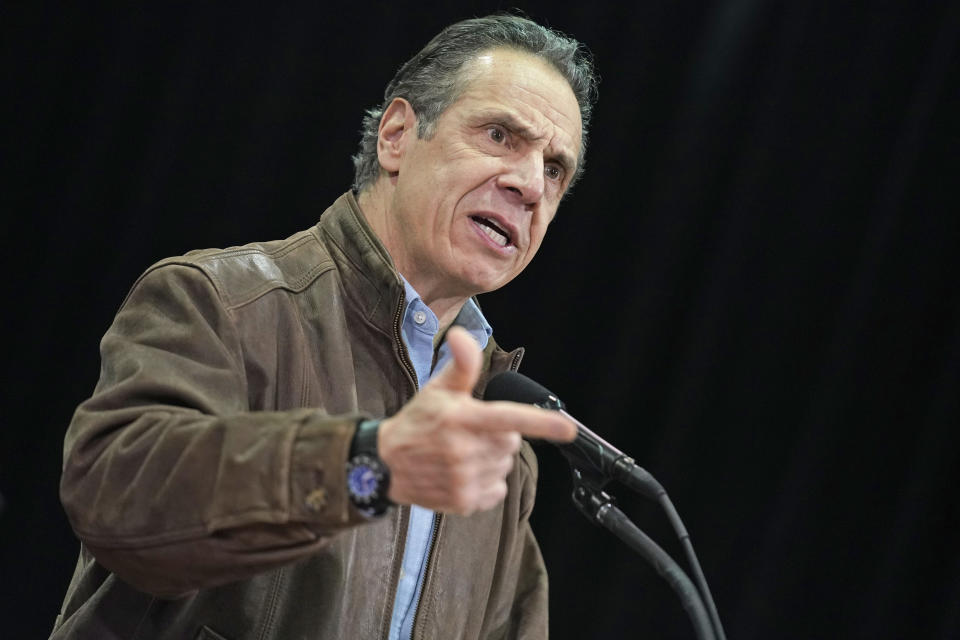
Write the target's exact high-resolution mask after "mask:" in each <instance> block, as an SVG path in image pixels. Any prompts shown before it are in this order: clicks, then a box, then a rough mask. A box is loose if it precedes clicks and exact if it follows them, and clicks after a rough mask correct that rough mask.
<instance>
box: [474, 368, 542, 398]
mask: <svg viewBox="0 0 960 640" xmlns="http://www.w3.org/2000/svg"><path fill="white" fill-rule="evenodd" d="M551 396H552V397H553V398H554V399H556V396H554V394H553V393H552V392H551V391H550V390H549V389H547V388H546V387H544V386H543V385H542V384H540V383H539V382H535V381H533V380H531V379H530V378H528V377H527V376H525V375H523V374H522V373H517V372H516V371H504V372H503V373H498V374H497V375H495V376H493V377H492V378H491V379H490V382H488V383H487V388H486V390H485V391H484V392H483V399H484V400H509V401H511V402H523V403H526V404H543V403H548V402H550V398H551Z"/></svg>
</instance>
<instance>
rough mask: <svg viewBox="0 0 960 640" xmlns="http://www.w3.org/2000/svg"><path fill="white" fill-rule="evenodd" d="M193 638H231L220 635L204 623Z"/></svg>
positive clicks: (221, 639) (215, 639) (197, 639)
mask: <svg viewBox="0 0 960 640" xmlns="http://www.w3.org/2000/svg"><path fill="white" fill-rule="evenodd" d="M193 640H229V638H227V637H225V636H222V635H220V634H219V633H217V632H216V631H214V630H213V629H211V628H210V627H208V626H206V625H204V626H202V627H200V631H198V632H197V635H195V636H193Z"/></svg>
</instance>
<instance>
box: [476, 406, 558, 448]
mask: <svg viewBox="0 0 960 640" xmlns="http://www.w3.org/2000/svg"><path fill="white" fill-rule="evenodd" d="M477 404H478V405H479V406H478V407H477V408H476V410H475V411H471V412H469V414H468V415H465V416H464V417H463V418H464V419H463V425H464V426H465V427H467V428H469V429H472V430H474V431H516V432H518V433H520V434H521V435H524V436H528V437H530V438H543V439H545V440H553V441H556V442H570V441H572V440H573V439H574V438H576V437H577V426H576V425H575V424H574V423H573V422H572V421H571V420H569V419H568V418H565V417H564V416H563V415H562V414H560V413H557V412H556V411H552V410H550V409H541V408H540V407H534V406H532V405H528V404H521V403H519V402H510V401H509V400H496V401H484V402H480V401H477Z"/></svg>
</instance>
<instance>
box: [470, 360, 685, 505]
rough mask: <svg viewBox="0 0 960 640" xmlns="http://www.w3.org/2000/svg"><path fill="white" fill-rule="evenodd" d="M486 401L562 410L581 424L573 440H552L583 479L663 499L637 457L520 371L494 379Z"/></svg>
mask: <svg viewBox="0 0 960 640" xmlns="http://www.w3.org/2000/svg"><path fill="white" fill-rule="evenodd" d="M483 399H484V400H508V401H510V402H521V403H524V404H532V405H535V406H538V407H540V408H542V409H551V410H553V411H559V412H560V413H562V414H563V415H564V416H566V417H567V418H568V419H570V420H572V421H573V423H574V424H576V425H577V437H576V439H574V441H573V442H569V443H567V442H554V443H551V444H553V445H554V446H556V447H557V448H558V449H560V453H562V454H563V455H564V457H565V458H566V459H567V462H569V463H570V466H571V467H573V468H574V469H576V470H578V471H580V473H581V476H582V477H583V479H584V480H585V481H587V482H589V483H591V484H592V485H593V486H594V488H596V489H600V488H602V487H603V486H604V485H605V484H606V483H607V482H609V481H610V480H611V479H616V480H619V481H620V482H622V483H623V484H624V485H625V486H627V487H629V488H630V489H633V490H635V491H637V492H639V493H641V494H643V495H645V496H647V497H648V498H651V499H652V500H657V501H659V500H660V497H661V496H662V495H664V494H665V493H666V492H665V491H664V489H663V487H662V486H660V483H659V482H657V480H656V479H655V478H654V477H653V476H652V475H650V473H648V472H647V471H646V470H645V469H643V468H642V467H639V466H637V465H636V464H634V461H633V458H631V457H630V456H628V455H627V454H625V453H624V452H622V451H620V450H619V449H617V448H616V447H615V446H613V445H612V444H610V443H609V442H607V441H606V440H604V439H603V438H601V437H600V436H598V435H597V434H596V433H594V432H593V431H591V430H590V429H588V428H587V427H586V426H585V425H584V424H583V423H581V422H580V421H579V420H577V419H576V418H574V417H573V416H571V415H570V414H569V413H567V411H566V406H565V405H564V404H563V402H562V401H561V400H560V398H558V397H557V396H556V395H555V394H554V393H553V392H551V391H550V390H549V389H547V388H546V387H544V386H543V385H541V384H540V383H539V382H535V381H533V380H531V379H530V378H528V377H527V376H525V375H523V374H522V373H517V372H516V371H505V372H504V373H499V374H497V375H495V376H494V377H493V378H491V379H490V382H488V383H487V388H486V390H485V391H484V393H483Z"/></svg>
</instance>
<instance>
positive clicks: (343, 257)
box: [316, 191, 403, 331]
mask: <svg viewBox="0 0 960 640" xmlns="http://www.w3.org/2000/svg"><path fill="white" fill-rule="evenodd" d="M316 228H317V230H318V232H319V233H320V236H321V238H323V239H325V240H327V241H328V242H329V243H330V244H331V245H332V246H330V250H331V251H330V254H331V256H332V257H333V259H334V262H336V263H337V267H338V271H339V272H340V277H341V278H342V279H343V284H344V290H345V291H346V294H347V296H348V297H349V298H350V299H351V301H352V302H353V303H354V304H355V305H356V306H357V308H359V309H360V310H361V313H362V314H363V316H364V317H365V318H366V319H367V320H369V321H370V322H371V323H373V324H374V325H375V326H377V327H380V328H381V329H383V330H386V331H388V330H389V328H390V326H391V324H392V323H393V321H394V320H395V318H394V316H395V315H396V313H397V310H398V309H399V308H400V301H401V298H402V296H403V282H402V281H401V280H400V275H399V274H398V273H397V270H396V267H395V266H394V264H393V259H392V258H391V257H390V254H389V253H387V249H386V247H384V246H383V243H382V242H380V239H379V238H377V235H376V234H375V233H374V232H373V229H371V228H370V225H369V224H368V223H367V219H366V217H365V216H364V215H363V212H362V211H361V210H360V205H358V204H357V200H356V198H355V197H354V195H353V192H352V191H348V192H347V193H345V194H343V195H342V196H340V197H339V198H337V200H336V201H335V202H334V203H333V204H332V205H330V207H329V208H328V209H327V210H326V211H324V212H323V215H322V216H321V217H320V222H319V223H318V224H317V227H316Z"/></svg>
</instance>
